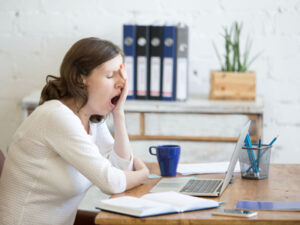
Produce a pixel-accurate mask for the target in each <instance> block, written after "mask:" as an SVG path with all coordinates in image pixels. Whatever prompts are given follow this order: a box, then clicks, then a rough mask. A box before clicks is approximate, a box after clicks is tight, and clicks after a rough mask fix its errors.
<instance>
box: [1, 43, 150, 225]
mask: <svg viewBox="0 0 300 225" xmlns="http://www.w3.org/2000/svg"><path fill="white" fill-rule="evenodd" d="M46 80H47V83H46V85H45V87H44V89H43V91H42V94H41V99H40V106H39V107H37V108H36V109H35V110H34V112H33V113H32V114H31V115H30V116H29V117H28V118H27V119H26V120H25V121H24V122H23V123H22V125H21V126H20V127H19V128H18V130H17V131H16V133H15V135H14V137H13V140H12V143H11V145H10V148H9V151H8V156H7V158H6V162H5V164H4V168H3V172H2V175H1V179H0V224H3V225H4V224H5V225H10V224H14V225H16V224H22V225H25V224H30V225H32V224H39V225H41V224H55V225H59V224H61V225H66V224H73V222H74V219H75V215H76V211H77V206H78V204H79V202H80V200H81V199H82V197H83V196H84V194H85V192H86V191H87V189H88V188H89V187H90V186H91V184H92V183H93V184H95V185H96V186H98V187H99V188H100V189H101V190H102V191H104V192H106V193H109V194H113V193H120V192H123V191H125V190H127V189H130V188H132V187H135V186H137V185H140V184H141V183H142V182H143V181H144V180H145V179H146V178H147V177H148V174H149V171H148V169H147V167H146V166H145V164H144V163H143V162H142V161H141V160H139V159H137V158H133V156H132V151H131V147H130V143H129V140H128V135H127V131H126V128H125V116H124V103H125V100H126V96H127V80H126V72H125V65H124V64H123V53H122V51H121V50H120V49H119V48H118V47H117V46H115V45H114V44H112V43H111V42H109V41H104V40H100V39H98V38H86V39H82V40H79V41H78V42H77V43H75V44H74V45H73V46H72V47H71V49H70V50H69V51H68V52H67V54H66V55H65V57H64V59H63V62H62V65H61V68H60V77H54V76H50V75H49V76H48V77H47V79H46ZM110 112H112V116H113V120H114V131H115V133H114V134H115V140H114V139H113V138H112V136H111V135H110V133H109V131H108V128H107V126H106V123H105V120H104V118H105V116H106V115H108V114H109V113H110Z"/></svg>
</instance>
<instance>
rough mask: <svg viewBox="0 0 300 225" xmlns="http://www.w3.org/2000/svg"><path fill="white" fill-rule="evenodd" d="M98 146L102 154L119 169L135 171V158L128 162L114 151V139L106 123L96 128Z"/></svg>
mask: <svg viewBox="0 0 300 225" xmlns="http://www.w3.org/2000/svg"><path fill="white" fill-rule="evenodd" d="M96 132H97V136H96V144H97V146H98V148H99V150H100V153H101V154H102V155H103V156H104V157H105V158H107V159H109V161H110V162H111V163H112V164H113V165H114V166H115V167H117V168H119V169H122V170H132V169H133V156H132V155H131V158H130V160H126V159H123V158H121V157H120V156H118V154H117V153H116V152H115V150H114V139H113V137H112V135H111V133H110V131H109V129H108V127H107V124H106V122H103V123H99V124H97V128H96Z"/></svg>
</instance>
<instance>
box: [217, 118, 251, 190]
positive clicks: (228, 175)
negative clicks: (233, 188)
mask: <svg viewBox="0 0 300 225" xmlns="http://www.w3.org/2000/svg"><path fill="white" fill-rule="evenodd" d="M250 124H251V121H248V122H247V124H246V125H245V126H244V127H243V129H242V131H241V133H240V136H239V139H238V141H237V143H236V145H235V148H234V152H233V154H232V155H231V159H230V163H229V166H228V170H227V173H226V176H225V178H224V182H223V184H222V188H221V191H220V194H222V193H223V191H224V190H225V188H226V187H227V185H228V183H229V181H230V179H231V176H232V173H233V171H234V168H235V165H236V162H237V160H238V158H239V153H240V152H241V149H242V147H243V145H244V140H245V138H246V135H247V133H248V130H249V127H250Z"/></svg>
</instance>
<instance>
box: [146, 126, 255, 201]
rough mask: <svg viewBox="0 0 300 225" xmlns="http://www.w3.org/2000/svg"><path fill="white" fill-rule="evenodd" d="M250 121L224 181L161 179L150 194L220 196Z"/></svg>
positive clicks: (232, 168) (236, 158)
mask: <svg viewBox="0 0 300 225" xmlns="http://www.w3.org/2000/svg"><path fill="white" fill-rule="evenodd" d="M250 123H251V121H249V122H247V124H246V125H245V126H244V127H243V129H242V130H241V133H240V136H239V138H238V141H237V143H236V145H235V149H234V151H233V153H232V156H231V159H230V163H229V165H228V169H227V173H226V175H225V177H224V179H195V178H185V177H182V178H178V177H177V178H163V179H161V180H160V181H159V182H158V183H157V184H156V185H155V186H154V187H153V188H152V189H151V191H150V192H163V191H176V192H180V193H183V194H187V195H193V196H220V195H221V194H222V193H223V191H224V190H225V188H226V187H227V185H228V183H229V181H230V179H231V177H232V174H233V171H234V168H235V165H236V163H237V160H238V158H239V153H240V152H241V149H242V147H243V145H244V140H245V138H246V135H247V133H248V130H249V127H250Z"/></svg>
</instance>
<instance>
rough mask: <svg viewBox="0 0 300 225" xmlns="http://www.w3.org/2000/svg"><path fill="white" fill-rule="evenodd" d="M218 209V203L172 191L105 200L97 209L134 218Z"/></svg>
mask: <svg viewBox="0 0 300 225" xmlns="http://www.w3.org/2000/svg"><path fill="white" fill-rule="evenodd" d="M216 207H219V202H217V201H214V200H210V199H204V198H197V197H193V196H189V195H184V194H180V193H177V192H172V191H170V192H160V193H150V194H146V195H143V196H142V197H140V198H136V197H132V196H122V197H118V198H112V199H105V200H102V201H101V202H100V204H99V205H98V207H97V208H98V209H102V210H106V211H111V212H116V213H120V214H125V215H130V216H134V217H148V216H155V215H160V214H169V213H180V212H186V211H194V210H200V209H208V208H216Z"/></svg>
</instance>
